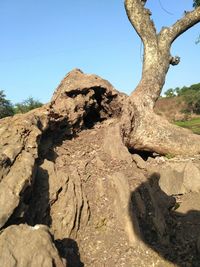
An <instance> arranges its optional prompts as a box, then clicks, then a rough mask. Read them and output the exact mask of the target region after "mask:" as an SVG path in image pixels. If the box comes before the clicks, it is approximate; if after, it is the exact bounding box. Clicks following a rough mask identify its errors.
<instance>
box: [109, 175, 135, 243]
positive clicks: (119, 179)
mask: <svg viewBox="0 0 200 267" xmlns="http://www.w3.org/2000/svg"><path fill="white" fill-rule="evenodd" d="M110 179H111V181H112V184H113V187H114V194H115V196H114V199H115V203H114V204H115V209H116V211H117V214H118V217H119V218H120V219H121V221H122V224H123V225H124V228H125V231H126V233H127V235H128V238H129V242H130V246H133V247H135V246H136V245H138V243H139V238H138V237H139V236H140V233H139V226H138V223H137V218H136V216H135V214H134V212H133V207H132V205H131V203H130V198H131V192H130V188H129V185H128V180H127V178H126V177H125V176H124V174H123V173H114V174H113V175H112V176H110ZM130 206H131V207H130ZM133 220H134V228H133V222H132V221H133Z"/></svg>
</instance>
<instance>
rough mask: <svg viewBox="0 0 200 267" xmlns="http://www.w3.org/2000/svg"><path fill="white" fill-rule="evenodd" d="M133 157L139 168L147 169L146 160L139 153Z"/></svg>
mask: <svg viewBox="0 0 200 267" xmlns="http://www.w3.org/2000/svg"><path fill="white" fill-rule="evenodd" d="M132 159H133V161H135V163H136V165H137V166H138V168H140V169H146V168H147V163H146V161H144V160H143V159H142V158H141V157H140V156H139V155H138V154H133V155H132Z"/></svg>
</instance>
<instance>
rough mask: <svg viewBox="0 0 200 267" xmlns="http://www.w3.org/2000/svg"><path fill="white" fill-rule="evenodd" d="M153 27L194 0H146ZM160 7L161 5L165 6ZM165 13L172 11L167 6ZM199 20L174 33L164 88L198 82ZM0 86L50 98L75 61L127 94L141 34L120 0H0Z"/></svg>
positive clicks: (17, 95)
mask: <svg viewBox="0 0 200 267" xmlns="http://www.w3.org/2000/svg"><path fill="white" fill-rule="evenodd" d="M148 6H149V7H150V8H151V10H152V13H153V18H154V19H155V23H156V26H157V28H158V29H160V28H161V26H166V25H170V24H172V23H173V22H175V21H176V19H177V18H180V17H182V16H183V12H184V10H191V9H192V0H168V1H164V0H149V1H148ZM165 9H166V10H165ZM169 13H170V14H169ZM199 33H200V24H198V25H197V26H195V27H193V28H192V29H190V30H189V31H188V32H187V33H185V34H183V35H182V36H181V37H180V38H179V39H177V40H176V41H175V43H174V45H173V47H172V54H173V55H178V56H180V57H181V63H180V64H179V65H178V66H175V67H171V68H170V71H169V73H168V75H167V80H166V84H165V86H164V89H168V88H170V87H173V88H174V87H176V86H183V85H190V84H193V83H199V82H200V75H199V74H200V44H199V45H196V44H195V40H196V39H197V36H198V34H199ZM0 36H1V41H0V89H1V90H4V92H5V93H6V95H7V98H8V99H10V100H11V101H12V102H13V103H16V102H20V101H22V100H24V99H26V98H28V97H29V96H32V97H34V98H36V99H39V100H40V101H42V102H48V101H49V100H50V98H51V96H52V93H53V91H54V90H55V88H56V87H57V85H58V84H59V82H60V80H61V79H62V78H63V77H64V76H65V74H66V73H67V72H69V71H70V70H71V69H73V68H80V69H82V70H83V71H84V72H86V73H95V74H97V75H99V76H101V77H103V78H105V79H107V80H109V81H110V82H111V83H112V84H113V85H114V86H115V87H116V88H117V89H118V90H120V91H123V92H125V93H127V94H130V92H131V91H132V90H133V89H134V88H135V86H136V85H137V83H138V81H139V80H140V78H141V57H142V49H141V41H140V39H139V38H138V36H137V35H136V33H135V31H134V29H133V28H132V26H131V24H130V23H129V21H128V19H127V16H126V13H125V10H124V1H123V0H76V1H75V0H17V1H16V0H0Z"/></svg>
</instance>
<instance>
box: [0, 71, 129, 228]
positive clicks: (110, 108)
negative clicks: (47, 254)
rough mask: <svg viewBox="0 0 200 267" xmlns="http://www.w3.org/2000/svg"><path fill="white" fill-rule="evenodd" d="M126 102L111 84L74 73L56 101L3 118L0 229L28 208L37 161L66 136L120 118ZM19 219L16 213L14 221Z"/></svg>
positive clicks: (57, 94)
mask: <svg viewBox="0 0 200 267" xmlns="http://www.w3.org/2000/svg"><path fill="white" fill-rule="evenodd" d="M124 98H125V95H123V94H119V93H118V92H117V91H116V90H115V89H114V88H113V87H112V85H111V84H110V83H109V82H108V81H106V80H103V79H101V78H100V77H98V76H96V75H86V74H84V73H83V72H81V71H80V70H74V71H72V72H70V73H69V74H68V75H67V76H66V77H65V78H64V79H63V81H62V82H61V84H60V85H59V86H58V88H57V90H56V91H55V93H54V96H53V98H52V101H51V103H49V104H47V105H44V106H43V107H41V108H38V109H36V110H32V111H30V112H28V113H26V114H20V115H16V116H14V117H11V118H5V119H3V120H1V121H2V123H1V124H0V203H1V207H3V208H0V228H1V227H3V226H4V224H5V223H6V222H7V221H8V220H9V218H10V217H11V215H12V214H13V213H14V211H15V210H16V208H18V209H20V210H21V209H22V207H25V205H24V196H25V195H26V199H29V198H30V196H28V195H27V194H31V191H32V187H33V183H34V180H35V174H36V173H37V169H38V168H40V167H39V166H38V162H36V160H37V159H38V157H39V158H40V159H44V158H45V155H46V153H48V151H49V149H50V148H51V147H53V146H54V144H55V143H58V142H59V141H61V140H62V139H63V138H66V137H67V138H72V137H73V136H75V135H76V134H77V133H78V132H80V131H81V130H82V129H83V128H90V127H93V126H94V124H95V123H96V122H98V121H102V120H105V119H107V118H110V117H112V116H118V115H119V114H120V112H121V107H122V102H123V99H124ZM121 101H122V102H121ZM11 125H12V127H11ZM27 192H28V193H27ZM18 206H20V207H18ZM15 219H16V218H15V215H13V216H12V222H14V221H15ZM12 222H9V223H12Z"/></svg>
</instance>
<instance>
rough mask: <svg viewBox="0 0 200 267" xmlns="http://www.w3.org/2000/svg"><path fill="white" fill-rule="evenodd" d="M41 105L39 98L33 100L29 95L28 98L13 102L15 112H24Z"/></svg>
mask: <svg viewBox="0 0 200 267" xmlns="http://www.w3.org/2000/svg"><path fill="white" fill-rule="evenodd" d="M41 106H42V103H41V102H40V101H39V100H35V99H33V97H29V98H28V99H26V100H24V101H22V102H20V103H17V104H15V113H26V112H28V111H30V110H32V109H35V108H39V107H41Z"/></svg>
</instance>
